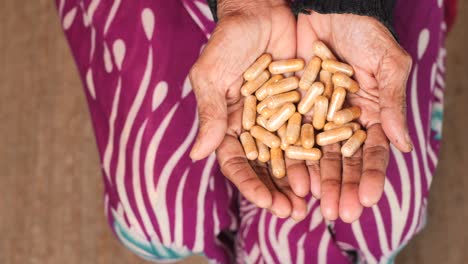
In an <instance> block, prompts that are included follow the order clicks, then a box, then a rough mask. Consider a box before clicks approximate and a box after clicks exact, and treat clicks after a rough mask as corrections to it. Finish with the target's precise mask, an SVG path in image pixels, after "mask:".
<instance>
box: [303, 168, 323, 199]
mask: <svg viewBox="0 0 468 264" xmlns="http://www.w3.org/2000/svg"><path fill="white" fill-rule="evenodd" d="M306 164H307V169H308V171H309V176H310V191H311V193H312V196H314V197H315V198H316V199H320V190H321V187H320V185H321V182H320V162H319V161H312V160H310V161H309V160H308V161H306Z"/></svg>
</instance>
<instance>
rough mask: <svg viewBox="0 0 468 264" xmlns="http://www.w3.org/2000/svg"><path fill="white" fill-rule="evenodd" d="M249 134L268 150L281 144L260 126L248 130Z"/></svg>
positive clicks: (274, 136) (277, 138)
mask: <svg viewBox="0 0 468 264" xmlns="http://www.w3.org/2000/svg"><path fill="white" fill-rule="evenodd" d="M250 134H252V137H254V138H256V139H258V140H260V141H261V142H262V143H263V144H265V145H267V146H268V147H269V148H278V147H279V146H280V144H281V140H280V139H279V137H277V136H276V135H274V134H273V133H271V132H269V131H268V130H266V129H264V128H263V127H261V126H253V127H252V129H250Z"/></svg>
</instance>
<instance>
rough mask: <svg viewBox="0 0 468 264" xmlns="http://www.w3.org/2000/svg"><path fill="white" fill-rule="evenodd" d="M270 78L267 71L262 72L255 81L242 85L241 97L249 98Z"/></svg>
mask: <svg viewBox="0 0 468 264" xmlns="http://www.w3.org/2000/svg"><path fill="white" fill-rule="evenodd" d="M268 78H270V73H269V72H268V71H263V72H262V73H260V75H259V76H258V77H257V78H255V80H252V81H248V82H246V83H244V85H242V87H241V94H242V95H243V96H249V95H251V94H253V93H254V92H255V91H256V90H257V89H258V88H260V86H262V85H263V84H264V83H265V82H266V81H268Z"/></svg>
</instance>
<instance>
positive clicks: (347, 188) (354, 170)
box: [339, 149, 363, 223]
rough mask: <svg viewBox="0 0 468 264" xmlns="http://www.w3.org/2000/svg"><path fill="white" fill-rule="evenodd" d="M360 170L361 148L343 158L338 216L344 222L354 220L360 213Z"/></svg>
mask: <svg viewBox="0 0 468 264" xmlns="http://www.w3.org/2000/svg"><path fill="white" fill-rule="evenodd" d="M361 172H362V149H359V150H358V151H357V152H356V153H355V154H354V155H353V156H352V157H349V158H343V180H342V183H341V197H340V207H339V208H340V209H339V211H340V218H341V220H343V222H345V223H352V222H354V221H356V220H357V219H358V218H359V217H360V216H361V214H362V209H363V208H362V205H361V202H360V201H359V180H360V178H361Z"/></svg>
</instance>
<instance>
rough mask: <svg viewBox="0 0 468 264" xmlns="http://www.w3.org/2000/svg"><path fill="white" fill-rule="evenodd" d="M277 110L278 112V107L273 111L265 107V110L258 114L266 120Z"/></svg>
mask: <svg viewBox="0 0 468 264" xmlns="http://www.w3.org/2000/svg"><path fill="white" fill-rule="evenodd" d="M278 110H280V108H279V107H278V108H275V109H270V108H268V107H266V108H264V109H263V110H262V112H260V114H261V115H262V116H263V117H264V118H266V119H268V118H270V117H271V116H272V115H273V114H274V113H276V112H277V111H278Z"/></svg>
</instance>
